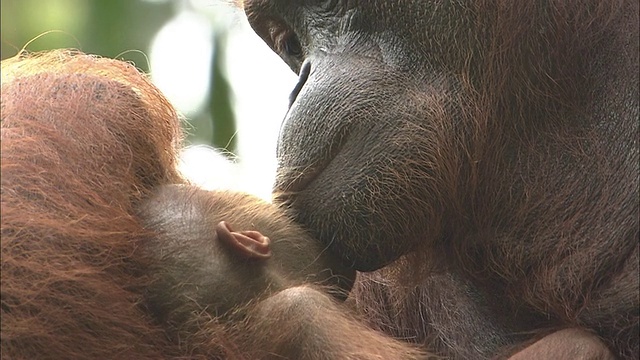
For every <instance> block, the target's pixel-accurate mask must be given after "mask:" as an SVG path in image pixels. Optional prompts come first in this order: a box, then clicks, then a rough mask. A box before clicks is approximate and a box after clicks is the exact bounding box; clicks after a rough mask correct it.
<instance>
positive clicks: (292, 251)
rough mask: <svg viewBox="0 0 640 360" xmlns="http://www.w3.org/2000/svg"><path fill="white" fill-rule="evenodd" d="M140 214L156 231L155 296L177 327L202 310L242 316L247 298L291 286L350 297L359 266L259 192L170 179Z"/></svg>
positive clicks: (157, 307) (148, 247) (155, 306)
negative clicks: (334, 253)
mask: <svg viewBox="0 0 640 360" xmlns="http://www.w3.org/2000/svg"><path fill="white" fill-rule="evenodd" d="M140 216H141V218H142V219H144V223H145V224H146V226H147V228H148V229H149V230H153V231H156V232H157V236H155V237H153V238H152V239H151V240H149V241H148V242H147V243H146V244H145V246H144V251H145V253H146V254H147V255H148V256H149V257H150V259H149V263H150V264H152V266H151V269H150V272H151V273H152V274H154V275H153V276H154V278H155V281H154V282H153V284H152V285H151V286H150V288H149V290H148V292H147V294H148V298H149V302H150V304H151V308H152V310H153V312H154V313H155V314H156V315H157V316H158V317H159V318H160V319H161V320H162V321H164V322H168V323H169V324H171V325H175V326H176V327H177V328H180V327H181V326H183V325H184V324H185V323H187V322H189V320H190V319H191V318H192V317H193V316H199V315H198V314H200V313H202V312H207V313H209V314H210V315H211V316H213V317H221V318H229V317H235V318H237V317H238V316H241V315H243V314H242V312H243V311H244V310H246V309H245V308H246V306H247V304H249V303H252V302H255V301H257V300H260V299H263V298H264V297H268V296H270V295H272V294H273V293H275V292H278V291H281V290H283V289H286V288H290V287H293V286H297V285H302V284H315V285H319V286H322V287H323V288H325V289H326V291H329V292H331V293H332V294H333V295H334V296H335V297H338V298H345V297H346V294H347V293H348V291H349V289H350V288H351V286H352V284H353V280H354V277H355V271H353V270H351V269H347V268H346V267H345V266H344V265H342V264H341V263H339V262H338V261H337V260H336V259H335V257H330V256H327V252H326V251H325V249H324V248H323V247H322V246H321V245H320V244H319V243H318V242H317V241H313V240H312V239H311V238H310V237H309V235H308V234H307V233H306V231H304V230H303V229H302V228H301V227H300V226H298V225H296V224H294V223H293V222H292V221H291V220H290V219H289V217H287V215H286V214H285V212H284V210H283V209H281V208H280V207H278V206H277V205H274V204H270V203H267V202H265V201H264V200H261V199H259V198H257V197H255V196H251V195H248V194H243V193H238V192H231V191H206V190H202V189H198V188H195V187H191V186H181V185H171V186H164V187H161V188H159V189H158V190H157V191H156V192H155V193H154V194H153V195H152V196H151V198H150V199H149V200H148V201H146V202H144V203H143V204H142V206H141V209H140ZM191 330H192V329H190V330H189V331H191Z"/></svg>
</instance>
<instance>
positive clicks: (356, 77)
mask: <svg viewBox="0 0 640 360" xmlns="http://www.w3.org/2000/svg"><path fill="white" fill-rule="evenodd" d="M244 9H245V12H246V13H247V17H248V19H249V22H250V23H251V25H252V27H253V28H254V30H255V31H256V33H257V34H258V35H259V36H260V37H262V38H263V39H264V40H265V42H266V43H267V44H268V45H269V46H271V47H272V49H273V50H274V51H275V52H277V53H278V54H280V56H281V57H282V58H283V60H284V61H285V62H286V63H287V64H289V66H290V67H291V68H292V70H293V71H295V72H298V73H299V74H300V81H299V84H298V85H297V86H296V88H295V89H294V91H293V93H292V96H291V107H290V109H289V112H288V114H287V116H286V118H285V119H284V123H283V127H282V131H281V134H280V141H279V148H278V160H279V170H278V179H277V183H276V189H275V190H276V191H277V192H278V193H282V196H281V199H282V200H284V201H286V202H287V203H288V205H289V206H290V208H291V210H292V213H293V214H294V216H295V218H296V220H297V221H299V222H300V223H302V224H303V225H304V226H305V227H306V228H308V229H310V231H311V232H312V234H313V237H314V238H315V239H318V240H319V241H321V242H322V243H323V244H325V245H327V246H328V248H329V250H330V251H333V253H334V254H335V255H336V256H337V257H339V258H341V259H342V260H343V262H344V263H345V264H346V265H347V266H350V267H353V268H355V269H357V270H361V271H372V270H377V269H380V268H382V267H384V266H385V265H389V264H392V267H393V268H392V269H388V271H387V272H383V273H382V274H383V275H382V278H383V281H382V282H378V283H375V282H372V284H369V285H367V286H370V288H369V287H367V286H362V287H360V288H359V289H360V290H358V292H357V293H356V294H354V295H353V296H354V297H356V298H357V299H358V300H359V304H360V306H362V307H363V309H364V310H365V311H367V313H375V312H376V311H378V310H379V311H380V312H379V313H384V312H385V311H387V312H389V315H388V316H389V318H388V319H384V320H385V322H384V325H385V326H387V325H388V324H390V323H391V324H392V325H390V326H389V330H388V331H389V332H391V333H393V334H395V335H398V336H407V337H411V338H412V339H415V341H417V342H424V343H428V346H432V347H436V348H438V349H440V350H439V351H440V352H441V353H443V354H444V355H448V356H451V357H453V358H456V357H458V358H488V357H491V356H492V354H495V353H496V352H498V351H499V349H501V348H503V347H505V346H508V345H509V344H513V343H517V342H519V341H521V340H522V338H526V337H527V335H522V336H520V335H519V336H515V335H514V334H526V333H538V332H542V331H543V329H549V328H552V329H553V328H565V327H578V328H586V329H589V330H593V331H595V332H596V333H597V334H598V336H600V337H602V338H603V339H604V340H605V343H606V344H607V346H609V347H610V348H611V349H613V350H614V352H615V353H616V354H618V355H619V356H623V357H630V358H637V357H638V356H640V354H639V351H640V350H639V345H638V343H639V341H638V337H637V333H638V331H640V330H639V326H638V323H639V317H638V313H637V309H638V307H640V299H639V295H638V294H639V292H640V291H639V289H638V283H639V281H638V275H637V274H638V272H639V269H638V261H637V259H638V253H639V245H638V237H639V236H640V235H639V230H638V229H639V224H638V216H637V215H638V213H639V211H640V210H639V206H638V201H637V199H638V197H639V195H638V188H639V184H638V176H637V175H638V172H639V171H640V170H639V168H638V163H639V162H640V158H639V156H638V153H639V151H638V142H637V140H638V120H637V119H638V116H639V115H640V113H639V111H638V98H639V91H638V82H639V78H638V68H639V65H638V53H639V52H640V51H639V49H638V42H639V41H638V38H639V36H638V15H637V14H638V12H639V9H638V3H637V2H635V1H624V2H614V3H607V4H604V3H602V2H600V1H590V0H583V1H578V0H575V1H550V2H549V1H534V2H528V3H527V5H526V6H521V5H520V4H516V3H513V2H490V1H474V2H462V1H426V0H425V1H418V0H395V1H388V0H372V1H300V2H290V1H284V0H247V1H245V2H244ZM398 259H400V260H401V261H399V262H396V260H398ZM434 270H436V271H435V272H434ZM434 273H435V275H434ZM439 274H448V275H451V276H444V278H447V279H449V280H448V281H447V282H446V283H445V284H444V285H442V284H441V283H440V282H439V280H438V279H439V278H438V279H436V277H437V276H440V275H439ZM407 278H409V280H410V281H411V282H410V283H411V284H417V285H418V288H417V289H410V290H406V288H403V287H402V286H397V285H395V284H396V283H397V282H398V281H399V280H406V279H407ZM379 284H384V285H379ZM435 284H440V285H438V287H437V288H436V287H435V286H436V285H435ZM365 285H366V284H365ZM377 287H383V289H382V290H380V293H382V294H385V295H382V300H380V299H378V300H379V301H374V300H371V299H372V298H373V296H372V295H371V294H372V291H373V290H372V288H374V289H375V288H377ZM384 287H388V289H384ZM376 291H377V290H376ZM398 293H400V295H398ZM452 294H457V295H456V296H453V295H452ZM403 295H407V296H405V297H403ZM396 296H397V298H395V297H396ZM389 298H390V299H389ZM452 298H454V299H456V300H455V301H454V302H451V303H449V302H450V301H451V300H450V299H452ZM384 299H386V300H384ZM398 299H400V300H398ZM396 300H398V301H396ZM385 301H389V302H390V303H391V304H393V305H391V306H390V307H386V308H382V309H381V308H380V307H381V306H386V305H379V304H385ZM416 304H417V305H416ZM442 304H449V305H450V306H448V307H445V308H440V306H442ZM394 306H397V307H398V308H394ZM371 309H374V310H373V311H372V310H371ZM452 309H457V310H458V311H453V310H452ZM459 309H465V310H464V311H462V310H459ZM398 314H403V315H400V316H398ZM403 316H404V317H403ZM416 319H418V320H416ZM419 319H426V320H423V321H419ZM374 323H375V325H376V326H379V325H380V323H376V322H375V321H374ZM407 323H409V324H413V325H412V326H407V325H406V324H407ZM407 329H408V330H407ZM434 339H435V340H434Z"/></svg>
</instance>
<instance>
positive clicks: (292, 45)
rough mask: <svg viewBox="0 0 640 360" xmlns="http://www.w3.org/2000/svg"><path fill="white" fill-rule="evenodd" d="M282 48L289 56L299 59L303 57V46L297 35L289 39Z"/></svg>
mask: <svg viewBox="0 0 640 360" xmlns="http://www.w3.org/2000/svg"><path fill="white" fill-rule="evenodd" d="M282 47H283V50H284V52H285V54H286V55H287V56H290V57H293V58H298V57H300V56H301V55H302V46H301V45H300V41H298V37H297V36H295V35H290V36H289V37H287V38H286V39H285V41H284V43H283V44H282Z"/></svg>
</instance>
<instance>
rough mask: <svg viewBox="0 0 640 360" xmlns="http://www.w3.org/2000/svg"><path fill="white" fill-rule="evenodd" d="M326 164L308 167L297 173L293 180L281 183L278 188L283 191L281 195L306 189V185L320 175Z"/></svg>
mask: <svg viewBox="0 0 640 360" xmlns="http://www.w3.org/2000/svg"><path fill="white" fill-rule="evenodd" d="M328 164H329V162H327V163H326V164H324V165H323V166H317V167H312V168H309V169H308V170H307V171H305V172H303V173H302V174H300V175H298V176H297V177H296V178H295V179H294V180H292V181H290V182H288V183H286V184H281V186H279V189H278V190H279V191H282V192H284V194H283V195H284V196H287V195H288V194H289V195H290V194H291V193H296V192H299V191H302V190H304V189H306V188H307V186H309V184H311V183H312V182H313V181H314V180H315V179H316V178H317V177H318V175H320V174H321V173H322V172H323V171H324V169H326V167H327V165H328Z"/></svg>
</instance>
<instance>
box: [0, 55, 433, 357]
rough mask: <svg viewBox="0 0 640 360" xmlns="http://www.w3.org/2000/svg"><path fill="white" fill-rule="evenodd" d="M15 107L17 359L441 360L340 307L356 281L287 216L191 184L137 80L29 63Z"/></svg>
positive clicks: (11, 353) (151, 93) (162, 115)
mask: <svg viewBox="0 0 640 360" xmlns="http://www.w3.org/2000/svg"><path fill="white" fill-rule="evenodd" d="M1 99H2V105H1V106H2V122H1V124H2V127H1V129H2V142H1V143H2V153H1V155H2V162H1V164H2V177H1V179H2V187H1V191H2V197H1V206H2V208H1V212H2V214H1V227H0V230H1V237H0V240H1V245H2V258H1V272H2V277H1V286H0V291H1V299H2V307H1V313H2V321H1V332H0V345H1V352H2V357H3V358H8V359H165V358H181V359H184V358H190V359H217V358H220V359H259V358H260V359H271V358H277V359H282V358H289V359H336V360H337V359H343V358H353V359H380V358H384V359H398V360H401V359H425V358H427V355H426V354H424V353H423V352H422V351H419V350H417V349H416V347H415V346H412V345H409V344H407V343H405V342H400V341H397V340H394V339H392V338H390V337H388V336H385V335H383V334H381V333H380V332H378V331H375V330H372V329H370V328H368V327H366V326H365V325H364V324H363V323H362V322H361V321H359V320H358V319H356V318H355V317H354V316H352V315H350V313H349V311H348V309H345V307H344V306H342V305H341V304H339V302H338V301H336V299H334V296H332V295H338V297H339V296H340V295H342V297H344V295H345V293H344V291H345V290H348V289H349V288H350V287H351V284H352V282H353V278H354V276H355V271H353V270H350V269H347V268H345V266H343V265H340V264H339V260H337V258H335V257H332V256H328V255H327V254H326V252H325V251H324V250H325V248H324V246H322V245H321V244H320V243H319V242H317V241H313V240H312V239H311V238H310V237H309V235H308V234H307V233H306V232H305V231H304V230H303V229H302V228H301V227H299V226H297V225H295V224H293V223H292V221H291V220H290V219H289V217H288V216H287V215H286V214H284V212H283V210H282V209H281V208H279V207H278V206H277V205H271V204H267V203H264V202H259V201H258V200H257V199H254V198H251V197H248V196H242V195H240V194H234V193H209V192H206V191H203V190H199V189H195V188H192V187H190V186H188V185H187V184H185V180H183V179H182V178H181V177H180V176H179V175H178V173H177V172H176V152H177V150H178V149H179V146H180V140H181V132H180V128H179V121H178V118H177V116H176V113H175V111H174V109H173V108H172V107H171V106H170V105H169V103H168V102H167V101H166V99H165V98H164V97H163V96H162V95H161V94H160V93H159V92H158V90H157V89H156V88H155V87H154V86H153V85H151V83H150V82H149V81H148V80H147V78H146V77H145V76H143V75H142V74H141V73H139V72H138V71H137V70H136V69H135V68H134V67H133V66H131V65H129V64H127V63H124V62H121V61H116V60H110V59H104V58H98V57H93V56H89V55H84V54H81V53H78V52H69V51H53V52H49V53H44V54H39V55H30V56H20V57H16V58H13V59H10V60H5V61H3V62H2V96H1ZM170 184H177V185H170ZM216 220H219V221H216ZM231 226H233V228H232V227H231ZM233 229H235V230H237V231H233ZM263 234H266V235H267V236H269V237H271V242H270V241H268V240H267V238H266V237H265V235H263ZM272 252H273V256H271V255H272Z"/></svg>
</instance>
